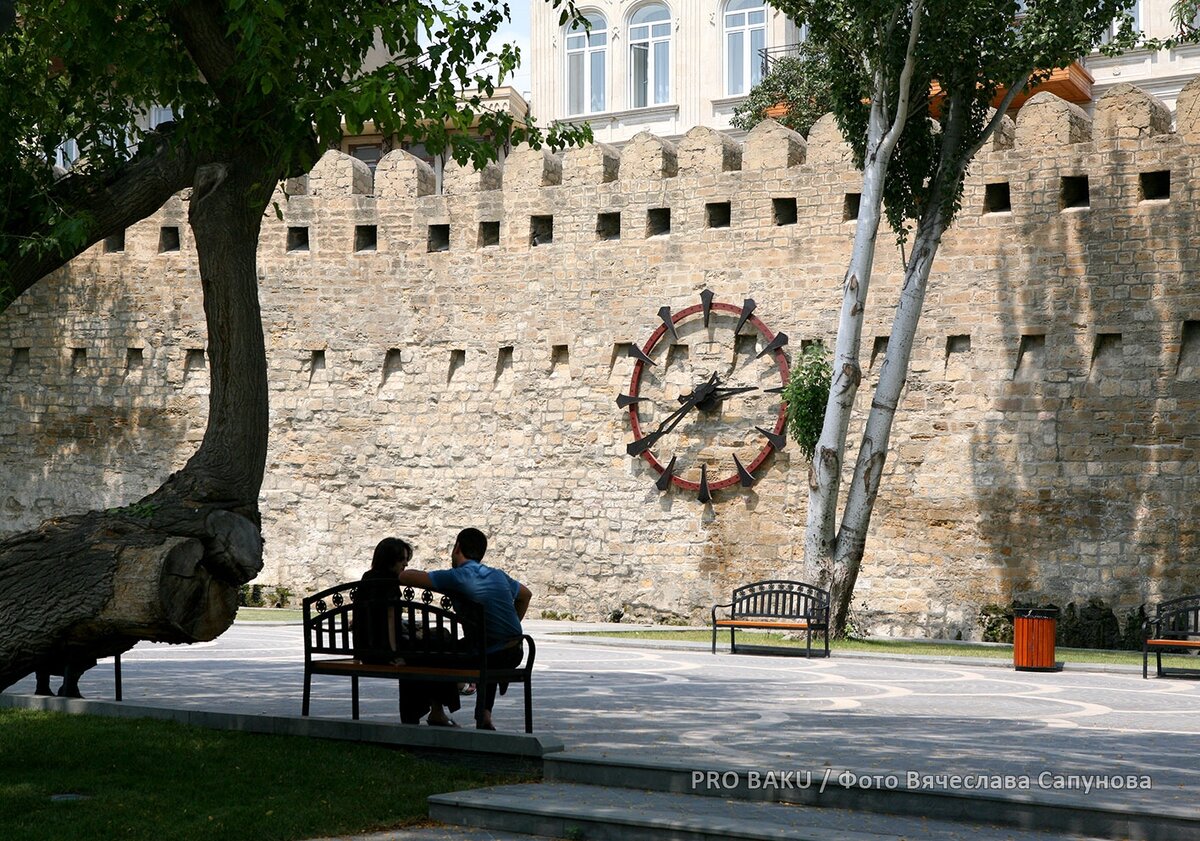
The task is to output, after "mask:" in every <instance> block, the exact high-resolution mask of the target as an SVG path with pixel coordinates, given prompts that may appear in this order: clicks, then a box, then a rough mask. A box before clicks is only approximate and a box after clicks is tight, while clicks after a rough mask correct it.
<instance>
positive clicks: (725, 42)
mask: <svg viewBox="0 0 1200 841" xmlns="http://www.w3.org/2000/svg"><path fill="white" fill-rule="evenodd" d="M735 2H737V0H730V2H727V3H726V4H725V5H724V7H723V8H722V9H721V75H722V77H723V78H724V80H725V84H724V91H725V95H726V96H745V95H746V94H748V93H750V91H751V89H752V88H753V87H754V85H755V79H754V76H755V67H756V65H757V68H758V77H759V79H760V80H761V78H762V58H761V57H760V56H759V55H758V51H757V50H755V49H753V48H752V47H751V43H752V41H753V37H752V33H753V32H754V31H755V30H758V29H761V30H762V32H763V47H764V48H766V47H770V46H771V25H770V17H771V7H770V6H768V5H767V4H766V3H765V2H764V3H762V4H761V5H760V6H751V7H748V8H744V9H731V8H730V7H731V6H733V5H734V3H735ZM760 9H761V10H762V13H763V21H762V23H761V24H758V23H750V20H749V16H750V14H751V13H753V12H757V11H759V10H760ZM736 14H744V15H746V21H745V22H744V23H743V24H742V25H740V26H730V25H729V15H736ZM734 32H740V33H742V73H743V82H744V84H745V88H744V89H743V90H740V91H735V90H732V88H731V84H730V82H731V80H730V78H729V36H730V34H732V33H734Z"/></svg>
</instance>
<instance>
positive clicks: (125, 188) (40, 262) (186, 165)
mask: <svg viewBox="0 0 1200 841" xmlns="http://www.w3.org/2000/svg"><path fill="white" fill-rule="evenodd" d="M196 163H197V162H196V159H195V157H194V156H193V154H192V152H191V150H190V149H189V148H188V147H187V146H186V145H185V144H182V143H171V142H164V143H162V144H161V145H160V146H159V147H158V149H157V150H155V152H154V153H153V154H151V155H148V156H145V157H140V158H135V159H134V160H132V161H130V162H129V163H128V164H127V165H125V166H124V167H122V168H121V170H120V171H118V172H117V173H116V174H115V177H111V180H108V179H107V178H106V177H105V174H92V175H68V176H66V177H65V178H62V179H60V180H59V181H57V182H56V183H55V184H54V186H53V187H51V189H50V199H51V201H52V202H54V203H56V204H58V205H60V206H61V207H62V208H63V209H64V211H65V213H66V214H67V215H69V216H75V217H85V218H88V219H90V220H91V221H90V224H89V225H88V231H87V235H86V236H85V238H84V239H83V240H82V241H81V242H80V243H79V244H78V245H77V246H74V247H71V248H67V249H65V250H59V249H53V250H48V251H47V250H42V249H31V250H30V251H29V252H28V253H26V254H24V255H20V256H17V257H16V258H15V259H14V260H13V261H12V262H11V263H10V264H9V272H10V274H9V286H8V288H7V289H4V288H0V312H2V311H4V310H5V309H7V307H8V305H9V304H11V303H12V302H13V301H15V300H16V299H17V298H18V297H19V296H20V295H21V294H22V293H23V292H25V290H27V289H29V288H30V287H31V286H33V285H34V284H35V283H37V282H38V281H39V280H41V279H42V278H43V277H45V276H46V275H48V274H49V273H50V272H52V271H54V270H55V269H57V268H59V267H61V266H63V265H65V264H66V263H67V262H68V261H70V260H71V259H73V258H74V257H76V256H78V255H79V254H81V253H82V252H83V251H84V250H86V249H87V248H89V247H91V246H92V245H94V244H95V243H97V242H99V241H100V240H102V239H104V238H105V237H107V236H111V235H112V234H115V233H117V232H118V231H123V230H125V229H126V228H128V227H129V226H130V225H132V224H134V223H135V222H139V221H141V220H142V219H145V218H146V217H147V216H149V215H150V214H151V213H154V212H155V211H156V210H158V209H159V208H160V207H162V205H163V203H164V202H165V201H166V200H167V199H169V198H170V197H171V196H172V195H174V194H175V193H177V192H179V191H180V190H182V189H184V188H186V187H189V186H191V183H192V178H193V177H194V175H195V172H196ZM106 182H107V183H106Z"/></svg>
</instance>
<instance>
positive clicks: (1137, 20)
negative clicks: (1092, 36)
mask: <svg viewBox="0 0 1200 841" xmlns="http://www.w3.org/2000/svg"><path fill="white" fill-rule="evenodd" d="M1126 17H1131V18H1133V31H1134V32H1145V31H1146V30H1145V28H1144V26H1143V24H1142V0H1133V6H1131V7H1130V8H1129V9H1127V10H1126V11H1125V13H1124V14H1122V15H1121V16H1120V17H1117V18H1114V19H1113V21H1112V23H1110V24H1109V25H1108V29H1107V30H1106V31H1105V33H1104V34H1103V35H1101V36H1100V43H1101V44H1107V43H1108V42H1109V41H1111V40H1112V39H1113V37H1114V36H1115V35H1116V34H1117V31H1118V30H1119V29H1120V28H1121V24H1122V23H1123V22H1124V21H1125V18H1126Z"/></svg>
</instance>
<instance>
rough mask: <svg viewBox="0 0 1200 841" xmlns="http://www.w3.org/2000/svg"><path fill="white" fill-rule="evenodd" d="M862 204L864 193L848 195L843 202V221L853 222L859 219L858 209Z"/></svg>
mask: <svg viewBox="0 0 1200 841" xmlns="http://www.w3.org/2000/svg"><path fill="white" fill-rule="evenodd" d="M861 204H862V193H846V199H845V200H844V201H843V202H842V221H843V222H852V221H854V220H855V219H857V218H858V208H859V206H860V205H861Z"/></svg>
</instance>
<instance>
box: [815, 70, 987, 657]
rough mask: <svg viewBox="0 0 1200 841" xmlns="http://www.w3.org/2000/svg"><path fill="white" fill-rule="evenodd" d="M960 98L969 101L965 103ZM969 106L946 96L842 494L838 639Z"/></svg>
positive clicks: (836, 576) (955, 181)
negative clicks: (921, 207) (925, 193)
mask: <svg viewBox="0 0 1200 841" xmlns="http://www.w3.org/2000/svg"><path fill="white" fill-rule="evenodd" d="M966 101H967V102H969V99H967V100H966ZM968 107H969V106H966V105H964V98H963V97H955V96H954V95H953V93H952V94H951V95H950V96H949V97H948V98H947V102H946V111H945V114H946V116H945V118H944V120H943V122H942V138H941V144H940V145H941V161H942V162H941V164H940V165H939V167H938V170H937V172H936V173H935V175H934V178H933V183H932V184H931V186H930V195H931V196H932V200H931V201H930V202H929V204H928V206H927V208H926V210H925V212H924V213H923V214H922V216H921V219H920V220H919V221H918V223H917V231H916V236H915V237H914V239H913V250H912V255H911V256H910V257H909V261H908V265H907V266H906V267H905V270H904V285H903V286H902V287H901V290H900V300H899V302H898V303H897V305H896V315H895V317H894V318H893V320H892V332H891V335H890V337H889V338H888V346H887V352H886V353H885V354H884V359H883V365H882V367H881V368H880V371H879V383H878V385H876V387H875V396H874V399H872V401H871V411H870V413H869V414H868V415H867V423H866V426H865V428H864V429H863V438H862V443H861V445H860V446H859V452H858V459H857V461H856V462H855V465H854V477H853V479H852V480H851V482H850V487H849V490H848V491H847V494H846V507H845V510H844V511H843V512H842V522H841V526H840V527H839V529H838V536H837V543H836V552H835V555H834V562H833V579H832V583H831V590H832V592H831V597H830V600H831V602H832V606H833V617H832V624H833V628H832V629H831V630H832V632H833V633H834V634H836V635H837V636H842V635H843V634H844V633H845V630H846V622H847V619H848V618H849V615H850V605H851V602H852V601H853V598H854V586H855V584H856V583H857V582H858V573H859V570H860V569H861V567H862V559H863V554H864V551H865V549H866V542H867V529H868V528H869V527H870V525H871V514H872V512H873V511H874V510H875V499H876V497H877V496H878V494H879V485H880V481H881V480H882V478H883V468H884V465H885V464H886V463H887V454H888V446H889V444H890V443H891V436H892V424H893V422H894V421H895V419H896V410H897V407H898V406H899V404H900V395H901V392H902V391H903V390H904V384H905V382H907V380H908V366H909V361H910V360H911V358H912V347H913V342H914V340H915V339H916V334H917V325H918V323H919V321H920V319H921V310H922V308H923V307H924V305H925V291H926V289H927V288H928V285H929V274H930V272H931V270H932V269H933V260H934V258H935V257H936V256H937V251H938V247H939V246H940V245H941V242H942V235H943V234H944V233H945V232H946V228H947V227H949V225H950V221H951V219H952V215H951V212H950V210H949V207H950V202H949V200H948V199H946V197H948V196H953V195H955V194H957V192H958V188H959V185H960V184H961V183H962V179H963V177H964V174H965V172H966V166H967V163H968V162H969V161H970V158H971V157H973V154H974V152H973V151H971V150H968V149H965V148H964V145H965V140H964V131H965V122H966V120H967V119H968V117H969V114H968V111H967V108H968ZM976 148H978V147H976Z"/></svg>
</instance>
